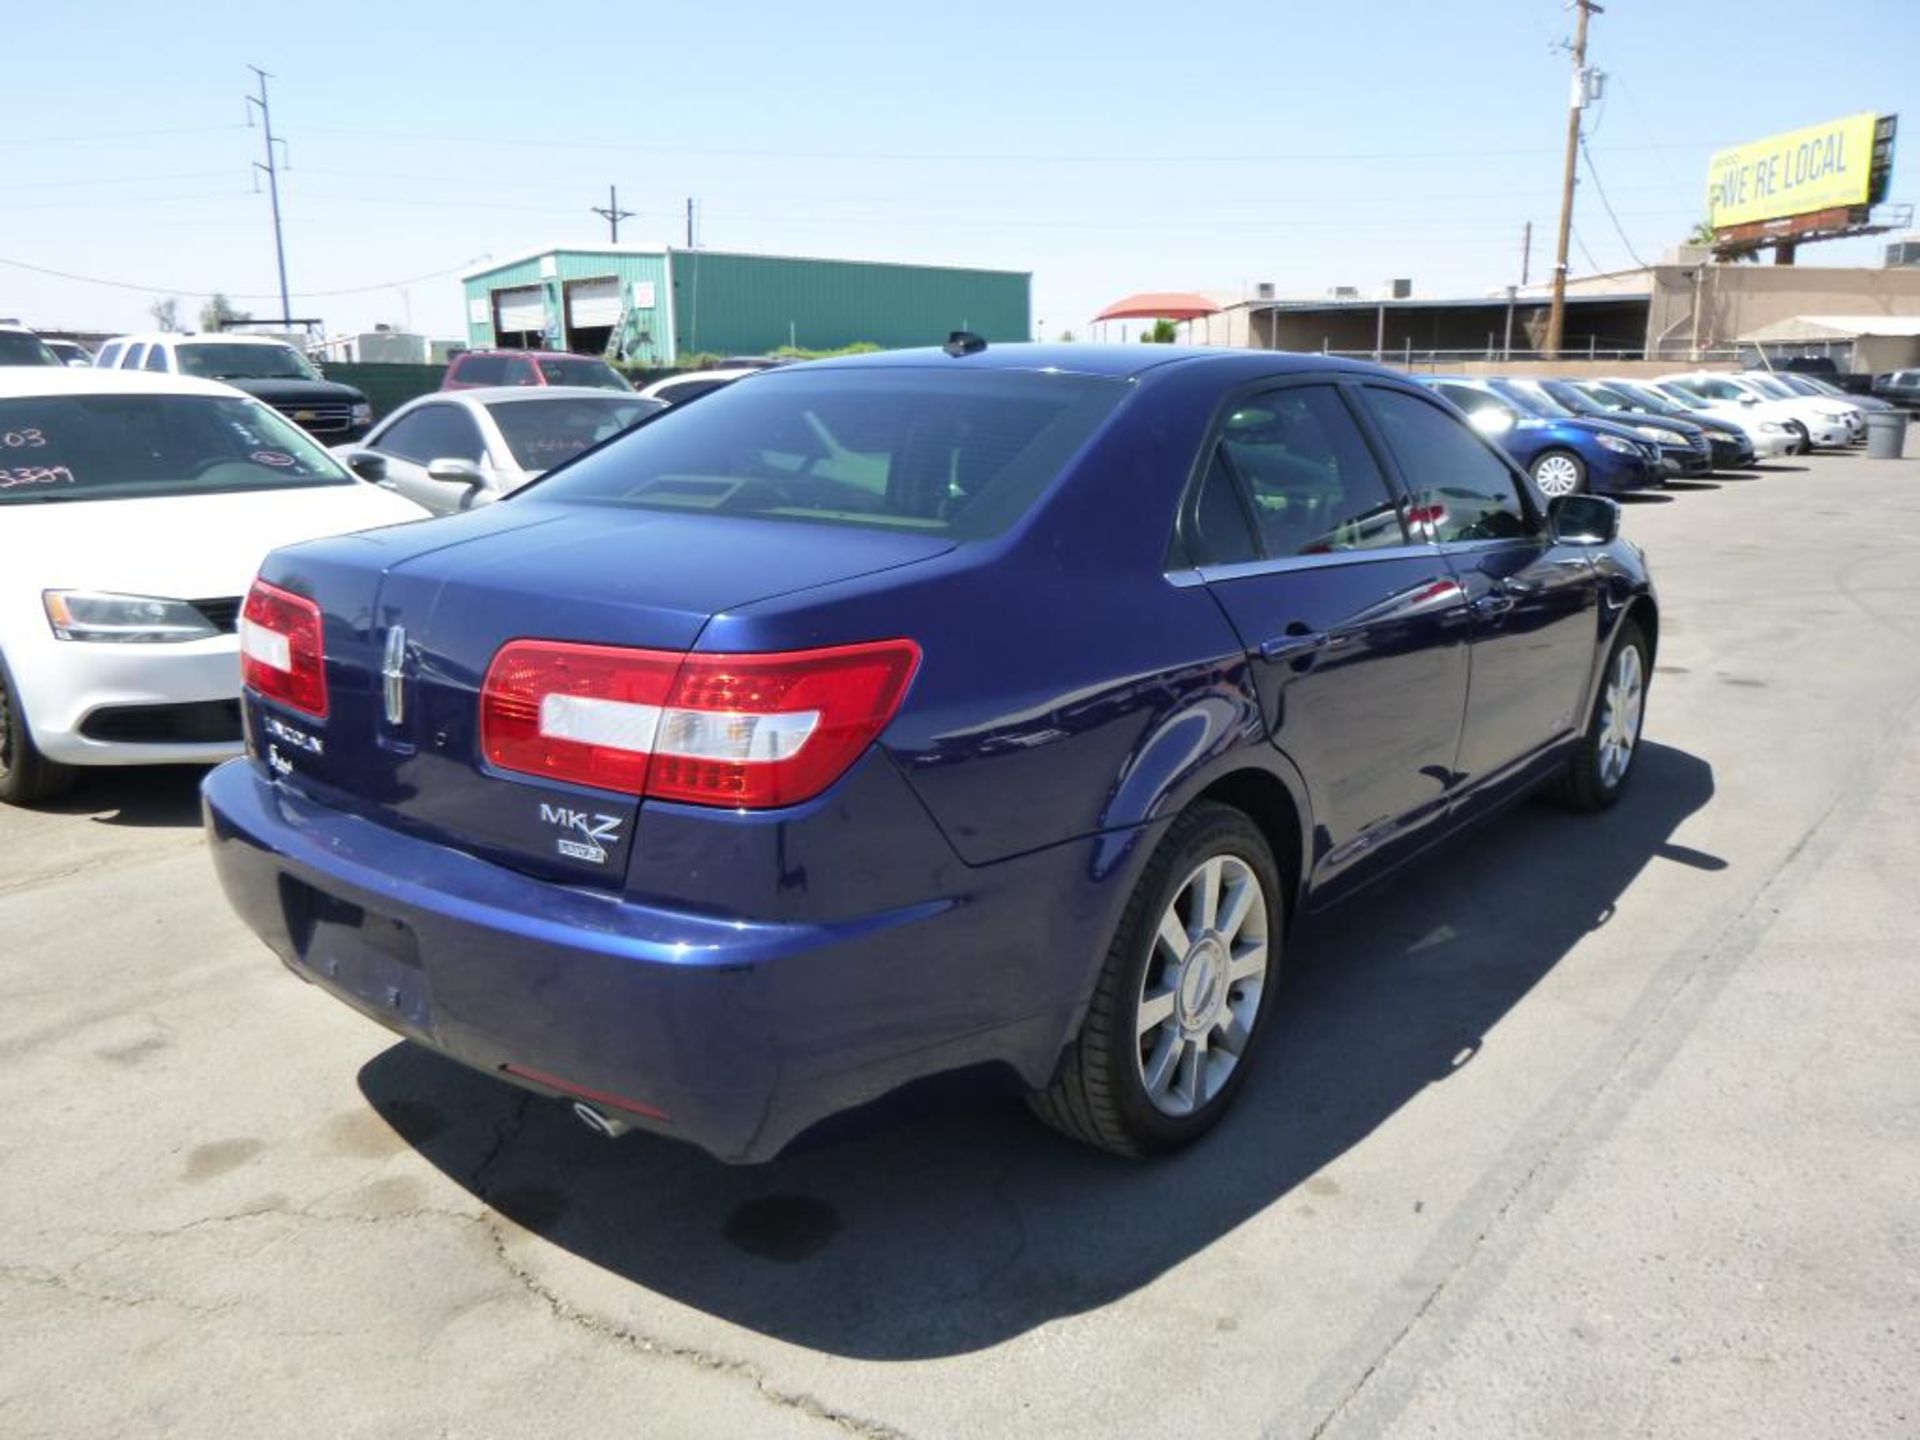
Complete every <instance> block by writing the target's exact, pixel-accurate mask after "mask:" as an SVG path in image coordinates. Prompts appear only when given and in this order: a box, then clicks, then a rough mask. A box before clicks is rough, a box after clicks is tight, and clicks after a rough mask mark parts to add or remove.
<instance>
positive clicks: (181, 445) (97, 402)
mask: <svg viewBox="0 0 1920 1440" xmlns="http://www.w3.org/2000/svg"><path fill="white" fill-rule="evenodd" d="M358 483H359V482H358V481H356V480H355V479H354V478H353V477H352V476H351V475H349V474H347V472H346V471H345V470H343V469H341V468H340V465H339V463H338V462H337V461H335V460H334V458H333V457H332V456H331V455H329V454H327V452H326V451H325V450H322V449H321V448H320V447H319V446H318V445H316V444H315V443H314V442H313V441H312V440H311V439H309V438H308V436H307V433H306V432H305V431H304V430H301V429H300V428H299V427H297V426H295V425H293V424H292V423H291V422H289V421H286V420H283V419H281V418H280V417H279V416H278V415H276V414H275V413H274V412H273V411H271V410H269V409H268V408H267V407H266V406H264V405H262V404H260V403H259V402H258V401H257V400H248V399H244V398H242V397H240V396H237V395H236V396H234V397H233V398H232V399H226V398H224V397H219V396H211V395H48V396H40V397H37V398H33V399H26V400H0V505H33V504H51V503H53V502H56V501H65V500H127V499H135V498H144V497H147V496H156V495H212V494H221V493H225V492H229V491H235V490H290V489H299V488H303V487H306V486H312V485H354V484H358Z"/></svg>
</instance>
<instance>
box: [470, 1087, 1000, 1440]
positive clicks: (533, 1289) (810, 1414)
mask: <svg viewBox="0 0 1920 1440" xmlns="http://www.w3.org/2000/svg"><path fill="white" fill-rule="evenodd" d="M534 1098H535V1097H534V1096H533V1095H532V1094H531V1093H528V1092H522V1094H521V1095H520V1097H519V1101H518V1103H517V1104H516V1105H515V1107H514V1110H513V1113H512V1114H510V1115H508V1116H507V1117H506V1118H505V1119H504V1120H502V1121H501V1122H500V1123H499V1125H498V1126H497V1127H496V1128H495V1131H494V1137H493V1144H492V1145H491V1146H489V1147H488V1149H487V1152H486V1154H484V1155H482V1156H481V1157H480V1160H479V1162H478V1163H477V1164H475V1166H474V1167H473V1171H472V1173H471V1175H470V1176H469V1177H468V1180H467V1182H466V1183H467V1188H468V1189H469V1190H471V1191H472V1193H473V1194H474V1195H475V1196H477V1197H478V1198H479V1199H480V1201H481V1202H482V1203H483V1204H485V1205H486V1206H487V1209H486V1210H485V1211H484V1212H483V1213H482V1214H480V1215H474V1216H466V1217H463V1218H466V1219H469V1220H472V1221H474V1222H476V1223H478V1224H479V1225H481V1226H482V1227H483V1229H484V1230H485V1231H486V1235H487V1239H488V1241H489V1242H490V1248H491V1250H492V1252H493V1257H494V1259H495V1261H496V1262H498V1264H499V1266H500V1268H501V1269H502V1270H504V1271H506V1273H507V1275H508V1276H509V1277H510V1278H512V1279H513V1280H514V1281H515V1283H517V1284H518V1285H519V1286H520V1287H521V1289H523V1290H524V1291H525V1292H526V1293H527V1294H528V1295H531V1296H532V1297H533V1298H534V1299H536V1300H538V1301H539V1302H540V1303H541V1304H542V1305H544V1306H545V1307H546V1309H547V1311H548V1313H550V1314H551V1315H552V1316H553V1317H554V1319H556V1320H558V1321H559V1322H560V1323H561V1324H563V1325H566V1326H568V1327H569V1328H571V1329H576V1330H582V1331H585V1332H586V1333H587V1334H589V1335H593V1336H597V1337H598V1338H600V1339H602V1340H609V1341H612V1342H614V1343H616V1344H619V1345H622V1346H625V1347H626V1348H627V1349H629V1350H632V1351H634V1352H636V1353H638V1354H641V1355H647V1356H651V1357H653V1358H655V1359H660V1360H669V1361H678V1362H680V1363H682V1364H687V1365H692V1366H694V1367H695V1368H697V1369H701V1370H705V1371H707V1372H708V1373H710V1374H715V1375H726V1376H731V1377H733V1378H736V1379H740V1380H745V1381H746V1382H747V1383H749V1384H750V1385H752V1386H753V1388H754V1389H755V1390H756V1391H757V1392H758V1393H759V1395H760V1396H761V1398H762V1399H764V1400H766V1401H767V1402H768V1403H770V1404H773V1405H777V1406H780V1407H781V1408H782V1409H787V1410H795V1411H798V1412H799V1413H800V1414H802V1415H805V1416H806V1417H807V1418H808V1419H811V1420H819V1421H823V1422H825V1423H827V1424H830V1425H834V1426H836V1427H838V1428H839V1429H841V1430H844V1431H846V1432H847V1433H848V1434H849V1435H856V1436H859V1437H860V1440H908V1436H907V1434H906V1432H905V1431H903V1430H898V1429H895V1428H894V1427H893V1426H891V1425H888V1424H886V1423H884V1422H883V1421H879V1420H871V1419H868V1418H866V1417H864V1416H860V1415H855V1414H852V1413H851V1412H849V1411H846V1410H841V1409H837V1408H836V1407H834V1406H832V1405H829V1404H828V1403H827V1402H826V1401H824V1400H821V1399H820V1398H818V1397H817V1396H814V1395H809V1394H806V1393H804V1392H801V1391H793V1390H784V1389H781V1388H780V1387H779V1386H777V1385H775V1384H774V1383H773V1382H772V1381H771V1380H769V1379H768V1378H767V1376H766V1375H765V1373H764V1372H762V1371H761V1370H760V1368H759V1367H758V1366H756V1365H754V1364H753V1363H752V1362H751V1361H748V1360H740V1359H734V1358H730V1357H728V1356H725V1355H716V1354H714V1353H713V1352H712V1351H709V1350H702V1349H700V1348H698V1347H697V1346H693V1345H681V1344H676V1343H674V1342H672V1341H669V1340H663V1339H661V1338H659V1337H658V1336H654V1335H648V1334H646V1333H644V1332H643V1331H641V1330H639V1329H637V1328H635V1327H634V1326H632V1325H628V1324H625V1323H623V1322H620V1321H615V1320H610V1319H606V1318H604V1317H602V1316H599V1315H594V1314H590V1313H589V1312H587V1311H585V1310H582V1309H580V1308H579V1307H578V1306H575V1305H574V1304H572V1303H571V1302H570V1301H568V1300H567V1299H565V1298H564V1297H563V1296H562V1295H560V1293H559V1292H558V1291H556V1290H554V1289H553V1288H552V1287H551V1286H549V1285H547V1284H546V1283H545V1282H544V1281H542V1280H541V1279H540V1277H539V1276H537V1275H535V1274H534V1273H533V1272H532V1271H531V1270H530V1269H528V1268H527V1267H526V1266H525V1265H523V1264H522V1263H521V1262H520V1261H518V1260H516V1259H515V1258H514V1257H513V1256H512V1255H511V1254H510V1253H509V1252H508V1249H507V1240H508V1236H507V1232H506V1230H505V1229H504V1227H503V1226H502V1225H501V1224H500V1223H499V1222H500V1221H503V1220H504V1221H505V1222H506V1223H507V1224H512V1225H513V1226H514V1228H515V1229H517V1230H521V1231H522V1233H528V1234H530V1233H532V1232H529V1231H526V1230H525V1228H524V1227H522V1226H520V1225H519V1224H518V1223H517V1222H515V1221H513V1220H512V1218H511V1217H510V1216H503V1215H501V1214H500V1212H499V1211H497V1210H495V1209H494V1208H493V1206H492V1203H491V1198H490V1196H489V1194H488V1191H487V1188H486V1184H485V1181H486V1177H487V1175H488V1173H489V1172H490V1171H492V1169H493V1168H494V1166H495V1165H497V1164H498V1163H499V1162H500V1161H501V1159H502V1158H504V1156H505V1155H506V1152H507V1150H508V1148H509V1147H510V1146H511V1145H512V1144H513V1142H514V1141H515V1140H517V1139H518V1138H519V1137H520V1133H521V1131H522V1130H523V1129H525V1127H526V1122H527V1119H528V1117H529V1115H530V1114H531V1113H532V1109H533V1102H534ZM435 1213H440V1214H446V1213H449V1212H445V1211H440V1212H435ZM1022 1246H1023V1247H1024V1238H1023V1240H1022Z"/></svg>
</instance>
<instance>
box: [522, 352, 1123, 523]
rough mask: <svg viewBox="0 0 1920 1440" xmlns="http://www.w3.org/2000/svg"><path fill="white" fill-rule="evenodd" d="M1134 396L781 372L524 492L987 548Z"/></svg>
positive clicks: (1000, 373) (670, 415)
mask: <svg viewBox="0 0 1920 1440" xmlns="http://www.w3.org/2000/svg"><path fill="white" fill-rule="evenodd" d="M1127 388H1128V387H1127V385H1126V382H1124V381H1121V380H1114V379H1109V378H1105V377H1101V376H1089V375H1063V374H1058V373H1048V372H1044V371H1016V370H968V369H962V368H959V367H954V368H942V369H885V370H882V369H855V368H849V369H845V370H836V369H823V370H815V371H812V372H811V373H809V372H806V371H801V370H794V371H789V372H773V373H769V374H767V375H764V376H757V377H755V379H754V381H753V383H752V384H751V385H729V386H727V387H726V388H725V389H723V390H718V391H716V392H714V393H713V394H712V395H710V396H708V397H707V398H706V399H704V400H702V401H701V402H700V403H699V404H698V405H688V406H684V407H677V408H675V409H672V410H668V411H667V412H665V413H664V414H662V415H661V416H659V418H657V419H655V420H653V421H651V422H650V423H648V424H646V425H643V426H641V427H640V428H639V429H637V430H635V431H634V432H633V433H632V434H630V435H628V436H626V437H624V438H622V439H619V440H616V441H614V442H613V443H611V444H609V445H606V446H604V447H602V448H601V449H599V450H596V451H594V452H593V453H592V454H590V455H586V456H583V457H581V459H579V460H578V461H576V462H575V463H573V464H572V465H569V466H568V467H567V468H566V469H565V470H563V471H561V472H560V473H559V474H557V475H556V476H555V477H554V478H553V479H551V480H548V481H543V482H542V483H541V484H539V485H538V486H537V487H534V488H533V489H532V490H529V491H527V492H524V493H527V494H528V495H529V496H533V495H537V496H538V498H540V499H542V500H572V501H585V502H592V503H597V504H608V505H622V506H631V507H634V508H638V509H648V510H693V511H704V512H706V513H709V514H718V515H737V516H743V517H744V516H753V517H767V518H775V519H782V520H803V521H813V522H817V523H823V524H832V525H857V526H869V527H875V528H885V529H905V530H919V531H922V532H927V533H933V534H943V535H950V536H952V537H954V538H955V539H976V538H979V537H981V536H985V535H993V534H997V533H999V532H1000V531H1001V530H1004V529H1005V528H1006V527H1007V526H1009V525H1011V524H1012V523H1013V522H1014V521H1015V520H1017V519H1018V518H1019V517H1020V516H1021V515H1023V514H1024V513H1025V512H1026V511H1027V509H1028V508H1029V507H1030V506H1031V505H1032V504H1033V502H1034V500H1035V499H1036V498H1037V497H1038V496H1039V494H1040V493H1041V491H1042V490H1044V489H1045V488H1046V486H1047V485H1048V483H1049V482H1051V481H1052V480H1053V479H1055V478H1056V477H1057V476H1058V475H1059V474H1060V471H1061V469H1062V468H1063V467H1064V466H1065V464H1066V463H1067V461H1068V460H1069V459H1071V458H1072V457H1073V455H1074V454H1075V452H1076V451H1078V450H1079V449H1080V447H1081V446H1082V445H1084V444H1085V443H1086V442H1087V441H1088V439H1090V438H1091V437H1092V435H1093V433H1094V432H1095V430H1097V429H1098V428H1099V426H1100V424H1101V423H1102V422H1103V421H1104V420H1105V419H1106V418H1107V417H1108V416H1109V415H1111V414H1112V413H1113V410H1114V409H1115V407H1116V406H1118V405H1119V403H1120V401H1121V399H1122V398H1123V397H1124V396H1125V395H1126V394H1127Z"/></svg>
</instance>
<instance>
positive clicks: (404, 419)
mask: <svg viewBox="0 0 1920 1440" xmlns="http://www.w3.org/2000/svg"><path fill="white" fill-rule="evenodd" d="M375 448H376V449H378V450H381V451H382V452H384V453H386V454H388V455H397V456H399V457H400V458H401V459H402V460H411V461H412V462H413V463H414V464H416V465H431V464H432V463H433V462H434V461H435V460H471V461H472V462H473V463H474V464H476V465H477V464H479V463H480V462H481V461H482V460H483V459H484V458H485V457H486V444H485V442H484V441H482V440H481V438H480V427H479V426H478V425H476V424H474V423H473V417H472V416H471V415H469V414H467V412H466V411H464V410H462V409H461V408H460V407H459V406H457V405H422V406H421V407H420V408H419V409H418V410H412V411H409V412H408V413H407V414H405V415H402V416H400V417H399V418H398V419H397V420H395V421H394V422H393V424H391V425H389V426H388V427H387V428H386V429H385V430H384V431H382V432H381V435H380V438H379V440H378V441H377V442H376V444H375Z"/></svg>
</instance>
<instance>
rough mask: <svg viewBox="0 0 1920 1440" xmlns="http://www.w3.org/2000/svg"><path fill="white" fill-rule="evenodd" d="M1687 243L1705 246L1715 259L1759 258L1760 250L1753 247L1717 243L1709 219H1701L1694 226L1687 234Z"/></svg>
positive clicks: (1742, 259) (1743, 259) (1736, 260)
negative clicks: (1725, 247)
mask: <svg viewBox="0 0 1920 1440" xmlns="http://www.w3.org/2000/svg"><path fill="white" fill-rule="evenodd" d="M1687 244H1689V245H1704V246H1706V247H1707V249H1709V250H1711V251H1713V258H1714V259H1716V260H1732V261H1735V262H1739V261H1745V260H1758V259H1759V258H1760V252H1759V251H1758V250H1755V249H1746V250H1729V249H1723V248H1722V247H1721V245H1720V243H1719V240H1718V237H1717V236H1716V234H1715V232H1714V228H1713V221H1711V220H1702V221H1701V222H1700V223H1699V224H1698V225H1696V226H1694V227H1693V233H1692V234H1690V235H1688V236H1687Z"/></svg>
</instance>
